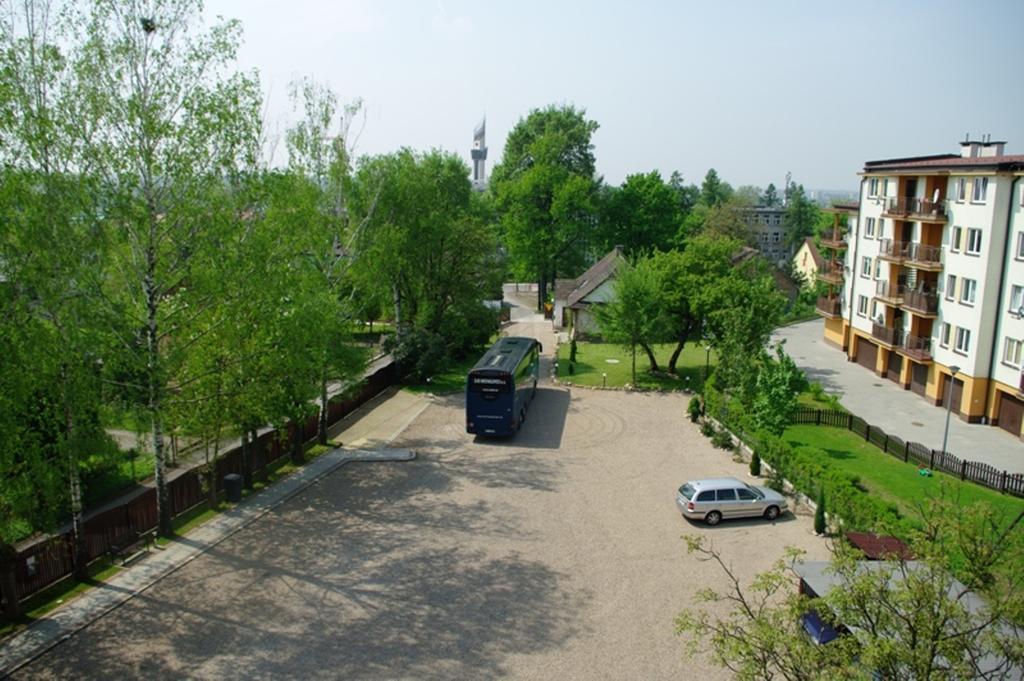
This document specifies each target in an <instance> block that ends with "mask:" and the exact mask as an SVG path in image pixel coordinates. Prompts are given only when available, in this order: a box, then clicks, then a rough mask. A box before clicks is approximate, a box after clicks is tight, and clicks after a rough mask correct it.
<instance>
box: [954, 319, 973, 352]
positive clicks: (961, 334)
mask: <svg viewBox="0 0 1024 681" xmlns="http://www.w3.org/2000/svg"><path fill="white" fill-rule="evenodd" d="M953 349H954V350H956V351H957V352H962V353H963V354H965V355H966V354H967V353H968V352H970V350H971V330H970V329H965V328H964V327H962V326H958V327H956V345H955V346H954V347H953Z"/></svg>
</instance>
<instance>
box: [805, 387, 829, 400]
mask: <svg viewBox="0 0 1024 681" xmlns="http://www.w3.org/2000/svg"><path fill="white" fill-rule="evenodd" d="M807 390H808V392H810V393H811V397H813V398H814V400H815V401H816V402H824V401H825V389H824V388H822V387H821V383H818V382H814V383H811V385H810V387H809V388H808V389H807Z"/></svg>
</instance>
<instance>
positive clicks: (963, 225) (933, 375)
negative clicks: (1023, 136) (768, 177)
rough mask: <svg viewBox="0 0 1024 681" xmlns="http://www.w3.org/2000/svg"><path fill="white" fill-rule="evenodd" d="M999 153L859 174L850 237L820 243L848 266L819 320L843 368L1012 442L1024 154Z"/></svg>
mask: <svg viewBox="0 0 1024 681" xmlns="http://www.w3.org/2000/svg"><path fill="white" fill-rule="evenodd" d="M1004 148H1005V143H1004V142H991V141H983V142H972V141H965V142H963V143H961V153H960V154H940V155H935V156H920V157H914V158H900V159H889V160H881V161H869V162H867V163H865V164H864V170H863V171H862V172H861V173H860V175H861V191H860V201H859V205H858V207H857V210H856V212H854V211H853V210H850V211H849V214H850V215H851V218H850V220H849V233H848V234H846V235H845V236H841V235H839V234H838V233H837V234H836V235H834V237H833V238H832V239H830V240H827V241H823V246H829V247H832V248H833V249H834V252H835V253H836V254H841V253H842V252H843V251H844V250H845V257H843V258H842V259H841V260H840V259H839V257H838V256H837V257H834V259H833V260H832V265H831V266H830V267H826V268H825V271H823V272H822V273H821V274H820V275H819V278H820V279H822V280H823V281H826V282H828V283H829V284H830V285H831V286H832V287H833V288H832V289H831V290H830V293H829V295H828V296H826V298H824V299H822V300H820V301H819V304H818V310H819V312H820V313H821V314H822V316H824V317H825V318H826V320H825V340H826V341H827V342H830V343H832V344H834V345H836V346H839V347H841V348H842V349H843V350H844V351H845V352H846V353H847V356H848V357H849V358H850V360H851V361H857V362H858V363H859V364H861V365H863V366H864V367H865V368H867V369H870V370H871V371H874V372H875V373H876V374H877V375H878V376H881V377H885V378H888V379H889V380H892V381H894V382H896V383H898V384H899V385H901V386H903V388H905V389H907V390H912V391H914V392H916V393H918V394H920V395H921V396H922V397H924V398H925V399H927V400H929V401H931V402H933V403H934V404H936V405H939V406H943V407H944V406H946V405H947V404H950V403H951V408H952V410H953V411H954V412H955V413H956V414H957V415H959V416H960V418H962V419H964V420H967V421H971V422H978V421H984V422H987V423H991V424H993V425H998V426H999V427H1002V428H1004V429H1006V430H1008V431H1010V432H1012V433H1014V434H1015V435H1017V436H1020V435H1021V433H1022V421H1024V382H1022V377H1021V368H1022V367H1021V361H1022V359H1024V351H1022V341H1024V181H1022V178H1024V155H1017V156H1011V155H1006V154H1005V153H1004ZM837 224H838V220H837ZM840 262H841V263H842V264H841V265H840V264H839V263H840ZM840 268H841V269H840ZM840 286H841V287H842V294H841V297H840V294H839V293H838V289H839V287H840Z"/></svg>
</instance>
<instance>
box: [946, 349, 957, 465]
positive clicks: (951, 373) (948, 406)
mask: <svg viewBox="0 0 1024 681" xmlns="http://www.w3.org/2000/svg"><path fill="white" fill-rule="evenodd" d="M959 371H960V367H958V366H956V365H953V366H951V367H949V381H950V383H949V399H948V401H947V402H946V430H945V432H943V434H942V454H943V456H945V454H946V443H947V442H948V441H949V413H950V412H951V411H953V379H954V378H956V375H957V373H958V372H959Z"/></svg>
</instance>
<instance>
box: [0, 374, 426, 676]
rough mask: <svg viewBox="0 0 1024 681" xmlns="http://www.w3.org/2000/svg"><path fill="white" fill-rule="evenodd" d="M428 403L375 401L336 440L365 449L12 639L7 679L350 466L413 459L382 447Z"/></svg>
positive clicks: (202, 530) (3, 659) (300, 477)
mask: <svg viewBox="0 0 1024 681" xmlns="http://www.w3.org/2000/svg"><path fill="white" fill-rule="evenodd" d="M388 392H391V391H388ZM429 404H430V399H429V398H428V397H426V396H420V395H413V394H411V393H408V392H404V391H394V392H392V394H390V395H382V396H378V397H376V398H374V399H373V400H371V401H370V402H368V403H367V404H366V405H364V406H363V407H361V408H360V409H359V410H357V411H356V412H355V413H353V414H352V415H351V416H350V417H348V418H346V419H343V420H342V421H341V422H339V424H336V427H337V426H340V427H338V429H337V430H338V432H337V433H336V435H335V437H337V438H341V439H343V441H344V440H351V441H353V442H356V443H358V442H363V443H366V444H367V446H366V447H365V448H355V449H333V450H331V451H330V452H328V453H326V454H324V455H322V456H320V457H318V458H317V459H314V460H313V461H311V462H310V463H308V464H307V465H306V466H304V467H303V468H302V469H301V470H299V471H296V472H295V473H293V474H292V475H290V476H288V477H287V478H284V479H283V480H280V481H278V482H277V483H276V484H274V485H272V486H270V487H267V488H266V489H263V490H261V491H259V492H257V493H256V494H253V495H252V496H250V497H248V498H246V499H244V500H243V501H242V502H241V503H239V504H238V505H236V506H235V507H234V508H232V509H231V510H228V511H225V512H224V513H222V514H220V515H218V516H217V517H215V518H214V519H213V520H211V521H210V522H208V523H206V524H204V525H202V526H201V527H198V528H196V529H195V530H194V531H192V532H190V533H189V534H188V535H187V536H183V537H178V538H177V539H176V540H175V541H174V542H172V543H170V544H169V545H168V546H167V547H166V548H164V549H163V550H154V551H153V552H152V553H151V554H150V555H149V556H148V557H147V558H145V559H144V560H143V561H141V562H140V563H137V564H135V565H133V566H132V567H130V568H128V569H126V570H124V571H122V572H119V573H118V574H117V575H115V576H114V577H112V578H111V579H110V580H109V581H107V582H104V583H103V584H101V585H99V586H97V587H96V588H93V589H90V590H88V591H86V592H85V593H83V594H82V595H81V596H79V597H78V598H76V599H74V600H73V601H71V602H70V603H68V604H66V605H64V606H63V607H61V608H59V609H57V610H55V611H54V612H52V613H51V614H50V615H48V616H47V617H46V618H44V619H41V620H38V621H37V622H34V623H33V624H32V625H31V626H29V627H28V628H26V629H24V630H23V631H21V632H19V633H17V634H15V635H14V636H12V637H11V638H9V639H7V640H6V641H4V642H3V643H2V644H0V678H5V677H7V676H8V675H10V674H13V673H14V672H15V671H17V669H18V668H20V667H22V666H23V665H25V664H27V663H28V662H30V661H31V660H33V659H35V658H36V657H38V656H39V655H41V654H43V653H44V652H46V651H47V650H49V649H50V648H52V647H54V646H56V645H58V644H59V643H61V641H64V640H65V639H67V638H68V637H70V636H72V635H73V634H74V633H75V632H77V631H79V630H80V629H82V628H84V627H86V626H88V625H89V624H90V623H92V622H93V621H95V620H96V619H98V618H100V617H103V616H104V615H106V614H107V613H109V612H111V611H113V610H114V609H116V608H117V607H119V606H120V605H122V604H124V603H125V602H126V601H128V600H129V599H131V598H133V597H135V596H137V595H138V594H140V593H142V592H143V591H145V590H146V589H148V588H149V587H151V586H153V585H154V584H156V583H157V582H158V581H160V580H162V579H164V578H165V577H167V576H169V575H171V574H173V573H174V572H175V571H176V570H178V569H179V568H181V567H182V566H184V565H185V564H187V563H188V562H190V561H192V560H193V559H195V558H197V557H199V556H200V555H202V554H203V553H205V552H206V551H209V550H210V549H211V548H213V547H214V546H216V545H217V544H219V543H220V542H222V541H224V540H225V539H227V538H228V537H230V536H231V535H233V534H235V533H236V532H238V531H239V530H241V529H242V528H244V527H246V526H247V525H250V524H251V523H253V522H255V521H256V520H258V519H259V518H261V517H262V516H263V515H265V514H266V513H268V512H269V511H271V510H272V509H273V508H275V507H276V506H278V505H280V504H282V503H284V502H285V501H287V500H288V499H290V498H292V497H294V496H295V495H297V494H300V493H302V491H303V490H305V489H306V488H307V487H309V486H310V485H313V484H315V483H316V482H318V481H319V480H321V479H322V478H324V477H325V476H328V475H330V474H331V473H333V472H335V471H336V470H338V469H339V468H341V467H342V466H344V465H345V464H347V463H349V462H351V461H368V462H384V461H410V460H412V459H413V458H415V452H412V451H409V450H398V449H389V448H385V447H382V446H381V445H383V444H386V443H388V442H390V441H391V440H393V439H394V438H395V437H397V436H398V435H399V434H401V432H402V431H403V430H405V429H406V428H407V427H408V426H409V424H411V423H412V422H413V421H414V420H415V419H416V417H417V416H419V415H420V413H422V412H423V410H424V409H426V408H427V406H429ZM370 445H374V446H370Z"/></svg>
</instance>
